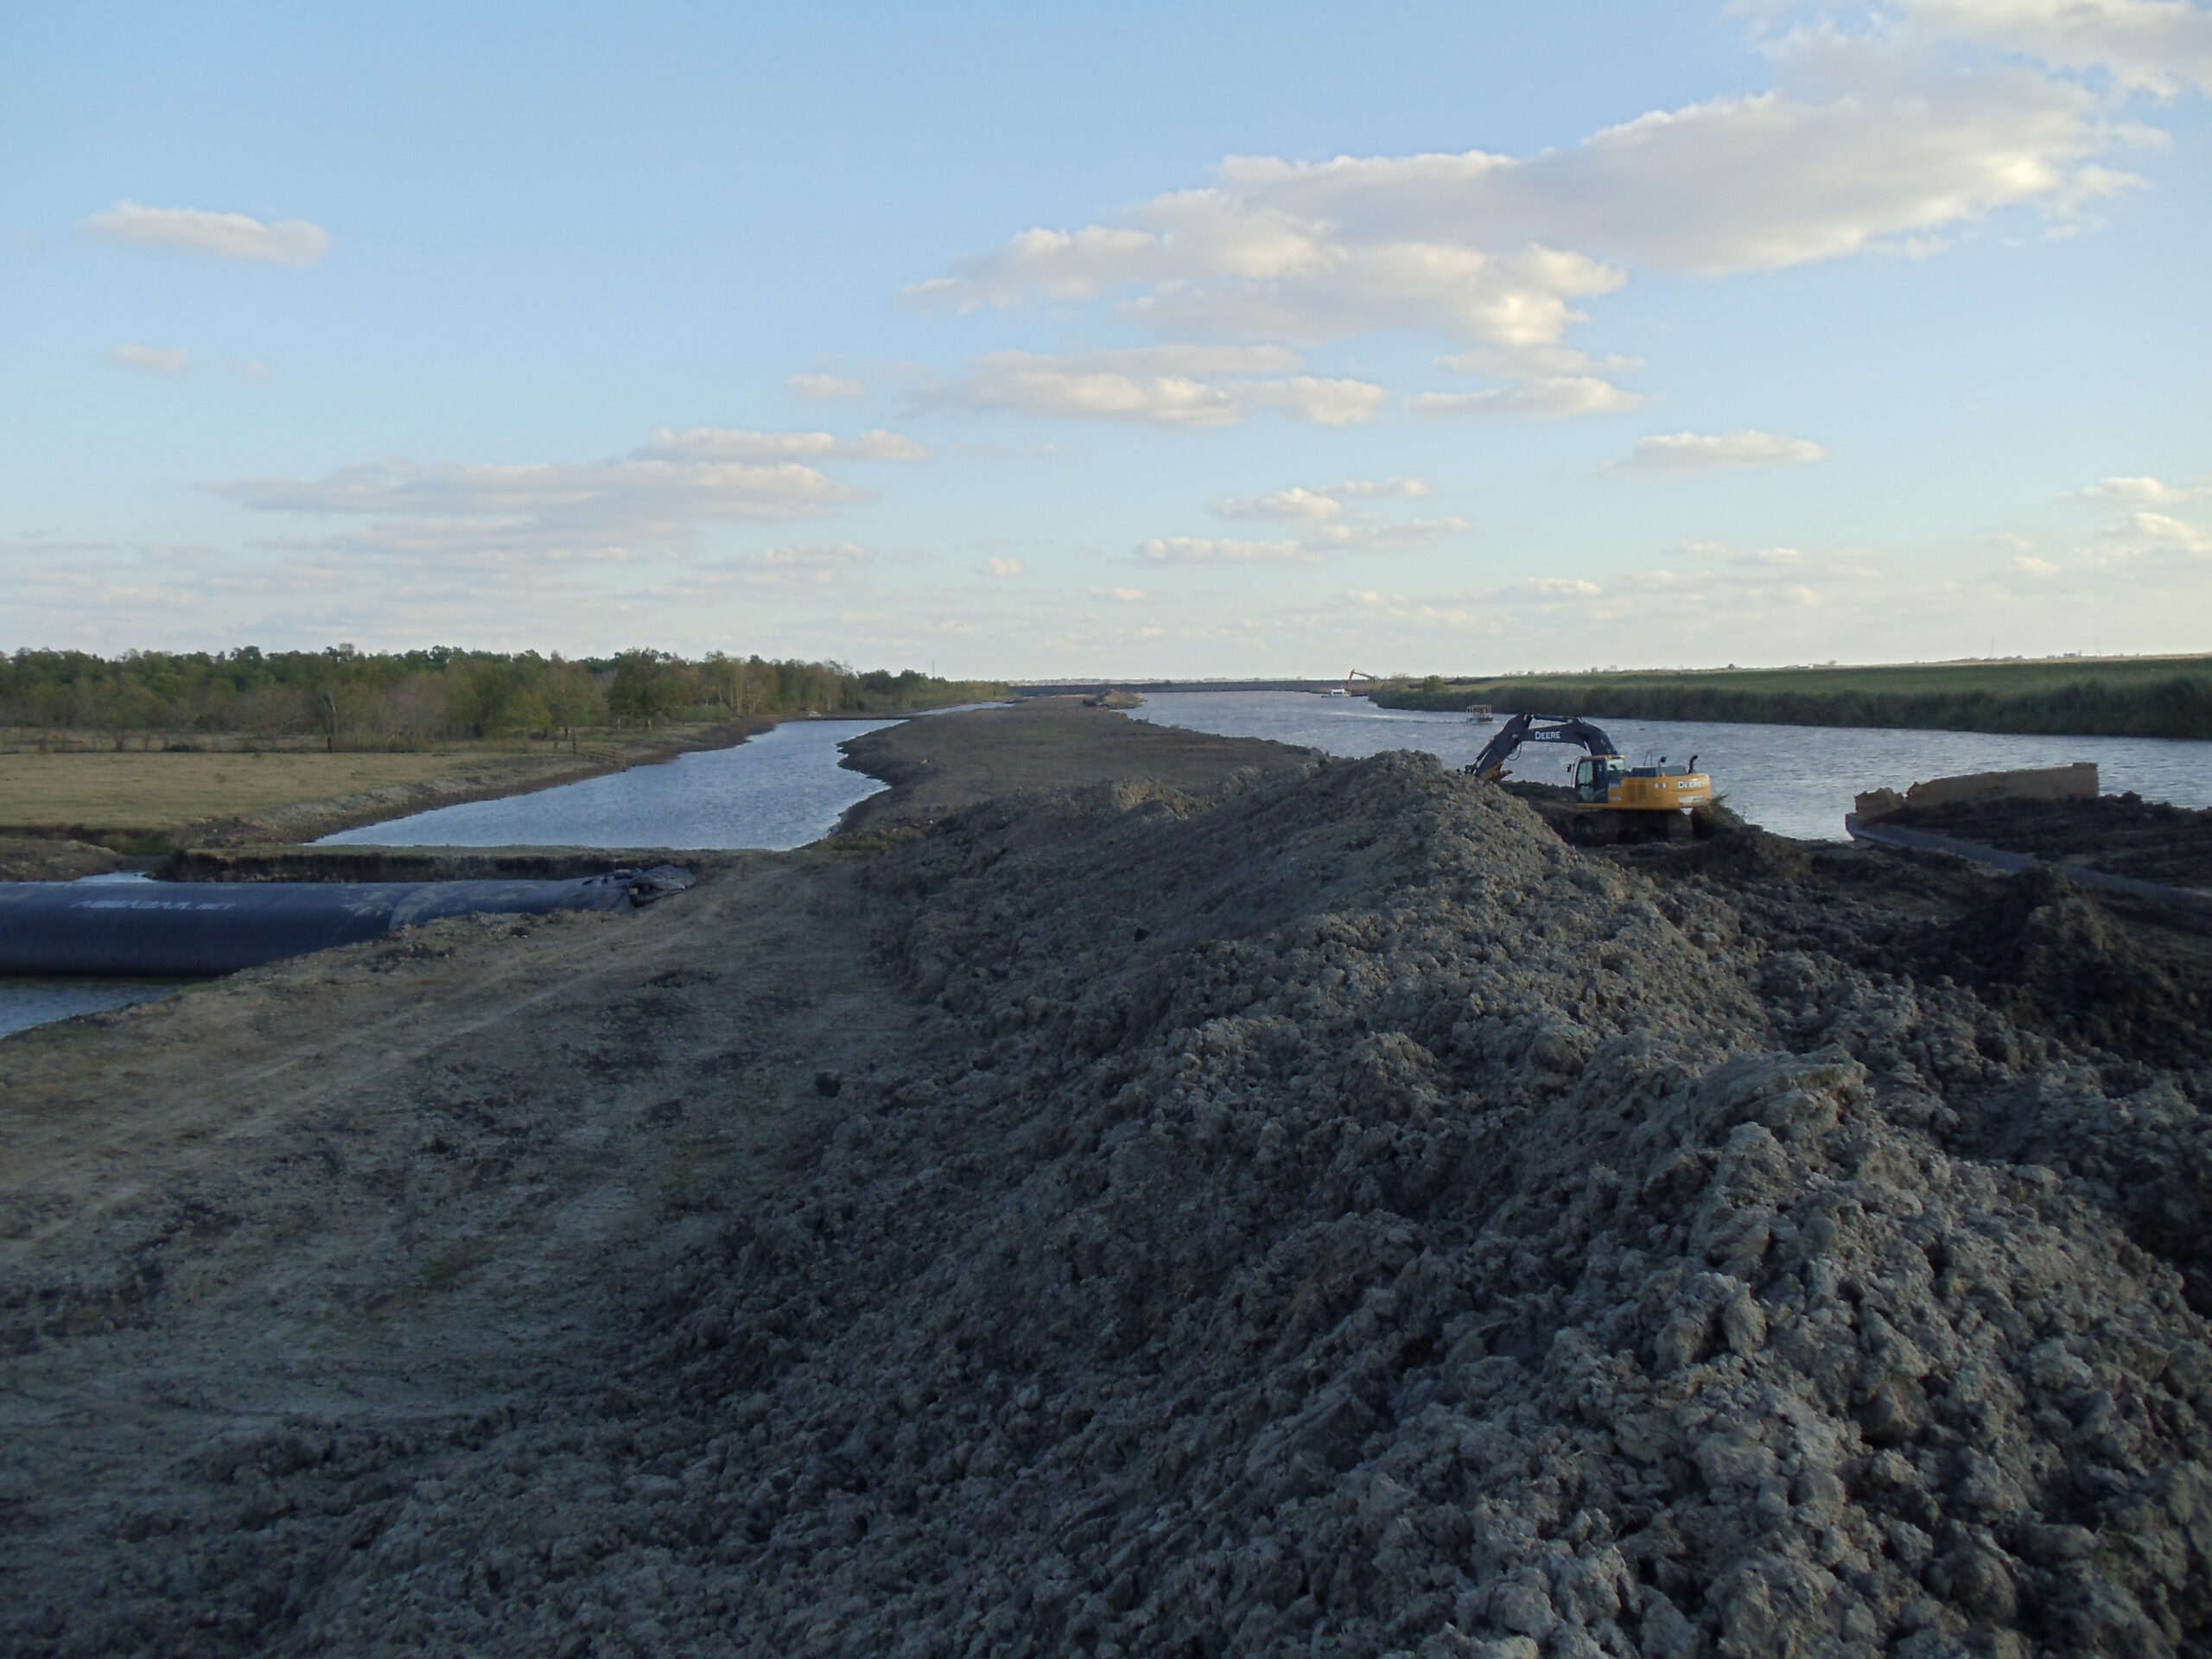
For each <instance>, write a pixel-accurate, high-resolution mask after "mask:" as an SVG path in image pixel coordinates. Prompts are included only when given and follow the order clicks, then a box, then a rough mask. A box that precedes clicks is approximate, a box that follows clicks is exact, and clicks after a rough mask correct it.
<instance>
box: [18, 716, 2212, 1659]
mask: <svg viewBox="0 0 2212 1659" xmlns="http://www.w3.org/2000/svg"><path fill="white" fill-rule="evenodd" d="M869 880H870V884H871V886H872V887H873V890H874V893H875V894H876V896H877V899H878V901H879V902H880V905H881V906H882V911H883V915H884V918H885V922H884V928H885V931H884V935H883V940H882V948H883V950H885V951H886V952H887V955H888V956H889V957H890V958H891V959H892V961H893V962H894V963H895V964H896V965H897V967H898V969H899V972H900V973H901V975H902V976H904V979H905V981H906V983H907V984H908V985H909V986H910V987H911V988H912V994H913V995H915V996H916V997H917V998H920V999H926V1000H927V1001H928V1003H929V1005H930V1007H931V1010H932V1012H931V1015H930V1017H929V1019H928V1020H926V1021H925V1024H924V1026H923V1027H921V1030H922V1032H923V1035H922V1036H921V1038H920V1039H919V1040H918V1043H917V1045H916V1046H913V1047H912V1049H911V1050H910V1054H911V1059H910V1060H909V1061H908V1062H906V1063H902V1064H901V1065H898V1066H896V1067H888V1068H885V1069H881V1070H879V1071H873V1072H868V1073H866V1074H861V1075H841V1074H836V1073H831V1072H825V1073H824V1074H823V1076H822V1077H821V1078H820V1080H819V1089H820V1099H821V1106H820V1109H819V1112H818V1114H817V1116H816V1118H815V1119H814V1120H813V1122H812V1123H811V1125H810V1134H809V1135H808V1136H807V1137H806V1138H805V1139H804V1141H801V1142H799V1143H798V1144H795V1145H794V1147H793V1148H792V1150H791V1157H790V1160H789V1164H788V1167H787V1168H786V1169H785V1170H782V1171H779V1172H777V1173H776V1175H775V1179H772V1180H766V1181H763V1182H760V1183H758V1184H756V1185H753V1186H750V1187H747V1188H746V1189H745V1190H743V1191H741V1192H733V1193H732V1194H730V1195H729V1208H730V1214H729V1217H728V1220H727V1222H726V1224H724V1225H723V1226H722V1227H721V1230H720V1232H719V1235H718V1236H717V1238H716V1240H715V1243H714V1244H713V1245H712V1246H711V1247H710V1248H707V1249H698V1250H695V1251H693V1252H691V1253H690V1254H689V1255H686V1256H685V1257H684V1258H683V1259H682V1260H680V1261H678V1262H675V1263H674V1264H673V1265H672V1266H670V1265H668V1264H666V1263H663V1264H661V1265H659V1266H657V1267H655V1268H653V1270H652V1272H651V1273H650V1274H646V1273H644V1272H642V1271H639V1272H638V1273H635V1274H632V1277H631V1278H630V1279H628V1280H627V1281H624V1282H621V1283H620V1284H616V1285H613V1286H612V1287H607V1289H606V1290H605V1291H604V1292H603V1293H601V1294H605V1295H606V1296H607V1297H608V1298H609V1299H610V1305H611V1306H614V1307H617V1308H619V1309H620V1311H621V1315H620V1316H621V1317H622V1318H623V1319H626V1320H627V1321H629V1322H630V1331H631V1335H630V1337H629V1338H628V1340H627V1342H626V1351H627V1352H628V1353H629V1354H630V1355H631V1356H632V1357H631V1358H630V1360H629V1362H628V1363H627V1365H626V1369H624V1370H622V1371H621V1372H620V1373H619V1374H617V1375H613V1376H607V1377H580V1378H577V1379H575V1385H574V1390H573V1392H572V1393H569V1394H566V1395H561V1396H559V1397H555V1398H549V1399H547V1400H546V1401H545V1402H543V1406H542V1408H537V1409H536V1410H533V1411H531V1412H524V1413H516V1412H513V1411H507V1412H504V1413H498V1414H489V1415H486V1416H484V1417H482V1418H480V1419H478V1420H474V1421H468V1422H467V1423H463V1424H460V1425H457V1426H456V1425H447V1426H444V1427H438V1428H435V1429H434V1430H433V1429H426V1430H424V1431H423V1433H417V1434H415V1435H412V1436H399V1435H395V1434H391V1433H385V1432H381V1431H379V1432H378V1433H353V1432H345V1431H340V1430H335V1429H333V1428H331V1427H328V1426H322V1427H318V1426H317V1425H315V1424H314V1423H308V1422H302V1423H299V1424H290V1425H283V1426H273V1427H270V1428H269V1429H268V1430H267V1431H266V1432H265V1433H258V1434H256V1435H249V1436H246V1437H245V1438H242V1439H241V1440H238V1443H237V1444H236V1445H235V1446H232V1447H230V1448H229V1449H228V1450H227V1452H226V1454H225V1456H224V1457H223V1459H220V1462H221V1464H222V1466H221V1467H220V1468H215V1467H213V1466H212V1465H211V1469H210V1472H209V1476H208V1478H209V1479H210V1480H211V1481H219V1482H221V1483H224V1484H226V1485H227V1486H228V1487H230V1488H232V1489H233V1490H234V1491H235V1493H236V1495H237V1498H238V1511H237V1515H238V1519H237V1522H236V1529H235V1530H234V1531H233V1532H231V1533H229V1534H227V1535H219V1536H218V1535H203V1536H196V1537H192V1538H177V1537H168V1538H158V1539H154V1540H150V1541H149V1542H148V1544H147V1545H146V1547H145V1551H144V1553H143V1557H142V1559H141V1560H140V1563H139V1565H138V1566H137V1567H133V1568H132V1569H130V1571H127V1572H125V1573H123V1574H122V1575H121V1578H122V1580H123V1583H122V1584H121V1585H120V1586H118V1585H117V1584H114V1583H110V1584H106V1585H105V1586H103V1587H102V1588H101V1589H100V1590H99V1592H95V1593H92V1594H91V1595H89V1596H88V1597H87V1598H86V1605H84V1606H83V1608H82V1611H83V1614H84V1617H83V1618H81V1619H80V1620H79V1621H77V1622H76V1623H75V1624H74V1628H73V1632H71V1633H64V1632H62V1631H59V1630H56V1631H54V1632H52V1634H51V1639H50V1649H51V1650H54V1651H70V1650H73V1649H74V1648H76V1647H77V1646H80V1645H81V1646H82V1647H83V1648H84V1650H88V1651H89V1650H92V1649H95V1648H102V1647H104V1648H105V1649H108V1650H128V1649H130V1647H132V1646H134V1645H138V1644H141V1643H143V1644H149V1645H154V1646H157V1647H159V1648H160V1649H161V1650H162V1651H169V1652H184V1651H206V1652H219V1651H226V1650H237V1649H238V1648H240V1647H244V1646H261V1647H265V1648H267V1649H270V1650H283V1651H300V1652H313V1651H325V1650H327V1651H340V1652H346V1653H369V1652H385V1651H391V1652H398V1651H410V1652H412V1651H435V1652H453V1651H464V1650H465V1651H470V1652H480V1653H516V1654H521V1653H531V1654H537V1653H550V1654H556V1655H562V1656H570V1659H573V1656H576V1655H582V1654H586V1653H589V1654H594V1655H620V1654H637V1655H645V1654H656V1653H663V1652H677V1651H690V1650H694V1649H706V1650H743V1651H758V1652H772V1653H779V1654H781V1653H791V1654H813V1653H819V1654H833V1653H837V1654H842V1653H868V1654H893V1655H903V1656H917V1659H918V1656H925V1655H948V1656H949V1655H955V1654H1015V1655H1027V1654H1034V1655H1046V1654H1060V1653H1083V1654H1092V1655H1098V1656H1116V1655H1123V1654H1138V1653H1144V1654H1174V1655H1211V1654H1239V1655H1243V1654H1274V1653H1284V1654H1287V1653H1292V1652H1298V1653H1312V1652H1328V1653H1332V1654H1337V1653H1343V1654H1404V1655H1408V1656H1419V1659H1440V1656H1452V1655H1485V1656H1490V1659H1538V1656H1559V1659H1566V1656H1596V1655H1601V1654H1602V1655H1615V1656H1630V1655H1636V1656H1643V1659H1662V1656H1664V1659H1675V1656H1693V1655H1699V1654H1705V1653H1719V1654H1732V1655H1745V1656H1749V1655H1808V1656H1809V1655H1815V1654H1822V1655H1825V1654H1833V1653H1868V1654H1872V1653H1876V1652H1884V1653H1898V1654H1905V1655H1928V1656H1934V1655H1938V1654H1949V1653H1955V1652H1960V1651H1969V1652H1983V1653H1989V1654H2005V1655H2028V1654H2041V1653H2054V1654H2056V1653H2090V1652H2096V1653H2108V1652H2115V1651H2134V1652H2139V1653H2140V1654H2143V1655H2159V1654H2171V1653H2177V1652H2185V1651H2196V1650H2198V1649H2197V1646H2196V1643H2197V1642H2198V1632H2200V1631H2202V1630H2203V1629H2204V1628H2206V1625H2207V1623H2208V1619H2212V1435H2209V1434H2208V1414H2212V1341H2209V1340H2208V1335H2209V1334H2212V1333H2208V1330H2207V1326H2206V1324H2205V1320H2204V1319H2203V1318H2202V1316H2201V1314H2200V1313H2199V1312H2197V1311H2195V1310H2193V1309H2192V1306H2191V1294H2190V1293H2191V1291H2192V1290H2194V1291H2195V1292H2196V1301H2197V1304H2198V1306H2200V1307H2204V1306H2212V1280H2208V1279H2207V1277H2206V1276H2205V1264H2204V1262H2203V1261H2202V1257H2201V1254H2200V1253H2201V1252H2202V1250H2203V1249H2204V1246H2203V1245H2202V1243H2199V1241H2200V1240H2201V1239H2202V1238H2203V1237H2204V1236H2206V1233H2205V1225H2204V1224H2205V1222H2206V1219H2207V1212H2206V1202H2207V1196H2208V1194H2212V1130H2208V1127H2207V1125H2208V1120H2207V1119H2206V1118H2205V1117H2204V1116H2202V1108H2203V1107H2204V1106H2205V1105H2206V1104H2207V1103H2208V1093H2209V1092H2212V1090H2209V1089H2208V1077H2207V1074H2206V1072H2205V1071H2203V1070H2202V1067H2201V1066H2200V1067H2199V1068H2198V1069H2196V1070H2194V1071H2166V1070H2158V1069H2156V1068H2151V1067H2146V1066H2144V1065H2139V1064H2126V1063H2121V1062H2119V1061H2115V1060H2114V1059H2113V1058H2112V1057H2110V1056H2107V1055H2099V1054H2096V1053H2094V1052H2088V1051H2078V1050H2075V1049H2072V1048H2069V1047H2067V1046H2065V1045H2064V1044H2063V1043H2062V1042H2061V1041H2059V1040H2057V1039H2055V1038H2053V1037H2052V1036H2050V1035H2049V1034H2047V1033H2040V1032H2037V1031H2034V1030H2028V1029H2023V1028H2021V1027H2018V1026H2017V1025H2015V1024H2013V1023H2012V1021H2011V1020H2008V1019H2007V1018H2005V1016H2004V1015H2002V1014H1999V1013H1998V1012H1996V1011H1994V1010H1993V1009H1992V1008H1991V1007H1989V1006H1988V1005H1987V1004H1986V1002H1984V1001H1982V1000H1980V999H1979V998H1978V997H1976V996H1975V995H1974V994H1973V993H1972V992H1971V991H1969V990H1967V989H1966V988H1962V987H1961V986H1959V985H1957V984H1955V983H1949V982H1940V981H1929V982H1920V981H1916V980H1913V979H1911V978H1909V977H1903V976H1885V975H1884V974H1882V973H1880V972H1878V971H1875V970H1873V969H1870V968H1868V967H1867V966H1866V965H1865V964H1863V963H1856V962H1854V961H1853V960H1850V959H1849V958H1848V957H1847V956H1839V955H1837V954H1834V953H1832V952H1830V951H1828V950H1823V949H1822V948H1821V944H1820V942H1819V940H1818V939H1817V938H1814V937H1812V936H1810V935H1808V936H1807V937H1806V938H1804V939H1803V940H1802V941H1801V942H1798V943H1794V944H1784V943H1783V942H1782V941H1781V940H1779V939H1777V938H1775V937H1774V936H1773V935H1772V934H1771V933H1770V931H1765V930H1763V929H1761V928H1758V927H1756V926H1753V925H1750V924H1749V923H1747V920H1746V918H1745V913H1744V912H1742V911H1740V910H1739V909H1738V908H1737V907H1736V906H1732V904H1731V903H1730V902H1728V900H1727V899H1726V897H1725V896H1723V895H1722V894H1721V893H1719V891H1718V890H1713V891H1707V890H1700V889H1694V888H1691V887H1684V886H1677V887H1662V886H1659V885H1655V884H1654V883H1653V882H1652V881H1650V880H1647V879H1646V878H1645V877H1643V876H1642V875H1640V874H1636V873H1634V872H1633V871H1630V870H1627V869H1624V868H1620V867H1619V866H1618V865H1616V864H1614V863H1611V862H1607V861H1603V860H1599V859H1596V858H1592V857H1590V856H1588V855H1582V854H1579V853H1577V852H1575V851H1573V850H1572V849H1568V848H1567V847H1566V846H1565V845H1563V844H1561V843H1560V841H1559V839H1558V838H1557V837H1556V836H1554V835H1553V834H1551V833H1550V832H1549V831H1548V830H1547V829H1545V828H1544V827H1543V826H1542V824H1541V823H1540V822H1539V821H1538V819H1537V818H1536V817H1535V814H1534V813H1533V812H1531V811H1530V810H1529V809H1528V808H1527V807H1525V806H1523V805H1522V804H1519V803H1517V802H1516V801H1514V800H1512V799H1511V798H1510V797H1508V796H1506V795H1505V794H1504V793H1503V792H1502V791H1498V790H1496V789H1494V788H1491V787H1488V786H1484V785H1478V784H1476V783H1474V782H1472V781H1471V780H1469V779H1464V778H1460V777H1457V776H1453V775H1450V774H1446V772H1443V771H1441V770H1440V768H1439V767H1438V766H1436V765H1435V763H1433V761H1430V760H1426V759H1425V758H1421V757H1414V756H1407V755H1391V756H1383V757H1380V758H1378V759H1376V760H1370V761H1363V762H1359V763H1356V764H1343V763H1332V764H1328V765H1325V766H1319V767H1316V768H1313V769H1312V770H1311V771H1309V772H1306V773H1304V774H1292V775H1289V776H1287V777H1279V778H1275V779H1266V780H1255V781H1253V782H1252V783H1250V784H1249V786H1247V787H1244V788H1242V789H1239V790H1233V791H1231V792H1230V794H1229V795H1228V796H1227V797H1226V798H1223V799H1220V800H1218V801H1209V802H1207V803H1205V804H1200V803H1198V802H1195V801H1192V800H1191V799H1188V798H1184V797H1181V796H1179V795H1175V794H1173V793H1172V792H1169V791H1163V790H1160V789H1157V788H1151V787H1146V786H1131V785H1119V786H1113V787H1110V788H1103V789H1100V790H1098V791H1093V792H1091V793H1090V795H1089V796H1085V797H1077V798H1061V799H1059V800H1058V801H1046V802H1041V803H1040V802H1036V801H1027V802H1015V803H1007V804H991V805H987V806H984V807H981V808H977V809H974V810H970V811H969V812H967V813H965V814H963V815H962V816H961V817H958V818H957V819H955V820H953V821H952V822H951V823H950V824H949V825H948V826H946V827H945V828H944V829H941V830H940V831H939V832H938V833H937V834H935V835H932V836H928V837H926V838H925V839H922V840H919V841H916V842H910V843H908V844H906V845H904V846H901V847H899V848H898V849H894V850H893V851H892V852H890V853H889V854H887V855H885V856H884V857H883V858H882V859H881V860H880V861H879V862H878V863H877V864H876V865H875V866H874V868H873V870H872V871H871V873H870V878H869ZM687 1104H688V1109H689V1110H690V1113H691V1114H692V1115H693V1116H694V1117H695V1118H696V1117H697V1116H702V1115H705V1114H709V1113H711V1111H712V1110H713V1109H715V1105H716V1103H715V1102H714V1101H712V1100H709V1099H705V1098H701V1099H695V1100H692V1101H690V1102H689V1103H687ZM610 1317H612V1316H610ZM180 1600H182V1601H186V1602H188V1603H190V1604H191V1605H196V1606H198V1607H200V1608H201V1609H203V1610H213V1611H210V1612H209V1614H208V1617H207V1618H205V1619H204V1620H203V1621H202V1622H201V1623H200V1624H199V1625H198V1626H196V1627H195V1628H192V1629H183V1628H179V1627H178V1626H177V1624H175V1620H174V1613H173V1610H174V1607H175V1605H176V1604H177V1603H178V1602H179V1601H180ZM232 1615H234V1622H233V1623H232V1624H231V1625H229V1626H227V1627H226V1625H225V1624H223V1622H222V1619H223V1618H224V1617H226V1616H232ZM226 1629H228V1630H231V1631H232V1632H233V1633H232V1635H230V1636H228V1637H226V1635H225V1633H224V1632H225V1630H226ZM249 1631H251V1632H258V1634H255V1635H251V1636H248V1635H246V1634H245V1632H249ZM226 1644H227V1645H226ZM24 1650H29V1649H28V1646H26V1648H25V1649H24Z"/></svg>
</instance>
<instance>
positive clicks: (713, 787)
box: [316, 720, 899, 851]
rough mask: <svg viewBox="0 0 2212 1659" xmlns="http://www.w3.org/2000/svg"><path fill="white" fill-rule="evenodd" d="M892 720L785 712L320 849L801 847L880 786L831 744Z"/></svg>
mask: <svg viewBox="0 0 2212 1659" xmlns="http://www.w3.org/2000/svg"><path fill="white" fill-rule="evenodd" d="M898 723H899V722H898V721H893V720H787V721H785V722H784V723H783V724H782V725H780V726H778V727H776V728H773V729H772V730H770V731H766V732H763V733H761V734H760V736H758V737H755V738H753V739H752V740H751V741H747V742H744V743H741V744H739V745H737V747H734V748H728V749H700V750H696V751H694V752H693V753H690V754H679V755H677V757H676V759H675V760H668V761H663V762H661V763H659V764H658V765H655V766H632V767H631V768H630V770H629V771H627V772H609V773H607V775H606V776H605V777H601V778H588V779H585V780H584V781H583V782H582V783H580V784H563V785H560V786H559V787H558V788H556V789H541V790H539V791H537V793H535V794H532V795H509V796H507V797H505V798H503V799H500V800H496V801H467V802H464V803H463V804H461V805H458V806H441V807H436V808H434V809H433V810H430V811H428V812H417V813H416V814H415V815H414V816H413V817H404V818H393V819H391V820H390V821H388V822H386V823H372V824H369V825H366V826H365V827H364V828H362V829H345V830H341V831H340V832H339V833H338V834H336V835H334V836H324V837H323V838H322V839H321V841H320V842H317V843H316V845H318V846H322V847H347V846H351V847H668V848H674V849H678V850H683V851H696V850H700V849H718V850H719V849H734V848H766V849H771V850H781V849H785V848H791V847H804V845H805V844H806V843H807V842H810V841H818V840H819V839H821V838H822V837H823V836H826V835H828V834H829V832H830V830H832V829H835V828H836V824H837V820H838V819H839V818H840V817H842V816H843V814H844V811H845V809H846V808H848V807H849V806H852V805H854V804H856V803H858V802H861V801H864V800H866V799H867V798H868V797H869V796H871V795H874V794H875V793H877V792H878V791H881V790H884V789H887V788H889V787H890V785H887V784H885V783H883V782H882V781H880V779H874V778H870V777H868V775H867V774H866V773H865V772H849V771H847V770H846V769H845V768H843V767H842V766H839V765H838V764H837V760H838V754H837V745H838V744H840V743H842V742H843V741H845V740H847V739H848V738H852V737H857V736H859V735H860V734H861V733H862V732H873V731H875V730H878V729H880V728H882V727H885V726H895V725H897V724H898Z"/></svg>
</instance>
